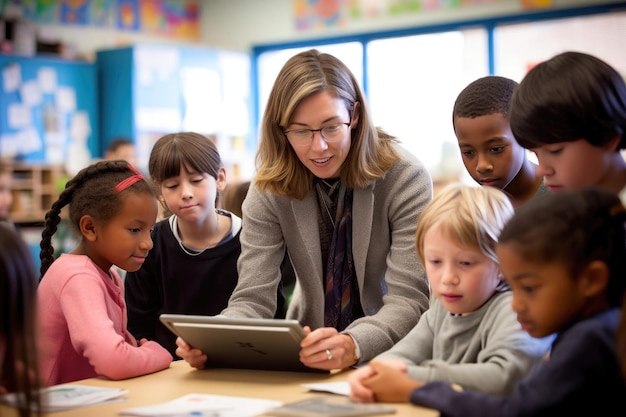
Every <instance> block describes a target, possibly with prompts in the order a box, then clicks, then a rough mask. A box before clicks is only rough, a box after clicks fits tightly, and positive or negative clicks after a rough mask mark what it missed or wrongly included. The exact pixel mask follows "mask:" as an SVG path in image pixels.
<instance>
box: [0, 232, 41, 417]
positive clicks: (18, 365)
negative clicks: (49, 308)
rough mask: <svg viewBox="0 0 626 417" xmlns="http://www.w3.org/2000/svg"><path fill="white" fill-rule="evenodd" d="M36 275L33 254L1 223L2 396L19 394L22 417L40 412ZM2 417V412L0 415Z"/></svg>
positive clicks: (0, 351)
mask: <svg viewBox="0 0 626 417" xmlns="http://www.w3.org/2000/svg"><path fill="white" fill-rule="evenodd" d="M36 288H37V275H36V274H35V267H34V265H33V259H32V258H31V254H30V250H29V249H28V246H26V243H24V241H23V240H22V239H21V238H20V237H19V235H18V234H17V232H16V231H15V229H14V228H12V227H11V226H9V225H6V224H3V223H2V222H0V307H2V310H0V394H5V393H7V392H19V393H23V394H24V395H19V396H17V397H16V398H17V400H18V401H19V404H18V407H19V408H20V412H19V415H20V416H21V417H28V416H31V415H33V414H34V412H33V410H32V409H31V407H29V406H28V405H29V404H30V405H31V406H32V405H33V404H34V405H35V408H34V410H35V411H36V410H38V408H39V404H40V401H39V397H38V395H37V388H38V381H39V373H38V369H39V367H38V364H37V349H36V345H35V311H36V308H35V301H36V298H35V297H36V295H35V294H36V293H35V291H36ZM0 414H1V412H0Z"/></svg>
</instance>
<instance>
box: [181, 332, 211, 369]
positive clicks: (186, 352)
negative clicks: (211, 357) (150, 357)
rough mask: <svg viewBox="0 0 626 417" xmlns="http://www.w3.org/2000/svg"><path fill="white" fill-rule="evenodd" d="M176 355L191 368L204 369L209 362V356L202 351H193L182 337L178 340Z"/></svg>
mask: <svg viewBox="0 0 626 417" xmlns="http://www.w3.org/2000/svg"><path fill="white" fill-rule="evenodd" d="M176 346H178V347H177V348H176V354H177V355H178V356H180V357H181V358H183V359H184V360H185V361H186V362H187V363H189V365H190V366H192V367H194V368H197V369H202V368H204V364H205V363H206V361H207V359H208V358H207V356H206V355H205V354H204V352H202V351H201V350H200V349H192V347H191V346H189V344H188V343H187V342H185V341H184V340H183V339H181V338H180V337H178V338H176Z"/></svg>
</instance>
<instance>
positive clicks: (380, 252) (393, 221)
mask: <svg viewBox="0 0 626 417" xmlns="http://www.w3.org/2000/svg"><path fill="white" fill-rule="evenodd" d="M399 150H400V151H401V153H402V155H403V159H402V160H399V161H397V162H396V163H395V164H394V165H393V166H392V167H391V169H390V170H389V171H388V172H387V173H386V174H385V176H384V177H383V178H381V179H379V180H377V181H375V182H373V183H372V184H370V186H368V187H367V188H364V189H357V190H354V201H353V206H352V219H353V226H352V230H353V237H352V245H353V256H354V264H355V269H356V275H357V279H358V283H359V290H360V296H361V305H362V307H363V311H364V313H365V317H363V318H360V319H358V320H355V321H354V322H353V323H352V324H351V325H350V326H348V327H347V328H346V329H345V332H347V333H350V334H351V335H352V337H354V339H355V340H356V342H357V344H358V346H359V349H360V353H361V357H360V362H364V361H368V360H370V359H371V358H373V357H374V356H376V355H378V354H379V353H381V352H383V351H386V350H387V349H389V348H391V346H393V345H394V344H395V343H396V342H397V341H398V340H400V339H401V338H402V337H403V336H404V335H406V334H407V333H408V332H409V331H410V330H411V329H412V328H413V327H414V326H415V325H416V323H417V321H418V319H419V318H420V316H421V314H422V313H423V312H424V311H425V310H426V309H427V308H428V306H429V286H428V282H427V279H426V274H425V272H424V269H423V268H422V265H421V264H420V262H419V261H418V259H417V255H416V253H415V229H416V224H417V219H418V217H419V214H420V213H421V212H422V210H423V209H424V206H426V204H427V203H428V202H429V201H430V200H431V199H432V192H433V191H432V180H431V177H430V174H429V173H428V171H427V170H426V169H425V168H424V166H423V165H422V163H421V162H420V161H418V160H417V159H416V158H415V157H414V156H412V155H411V154H409V153H408V152H406V151H404V150H402V149H399ZM318 216H319V205H318V202H317V196H316V192H315V190H314V189H313V190H312V191H310V192H309V193H308V194H307V195H306V197H305V198H304V199H302V200H298V199H294V198H287V197H281V196H277V195H275V194H272V193H261V192H259V191H258V190H257V189H256V187H255V186H254V182H253V184H252V185H251V187H250V190H249V191H248V195H247V197H246V199H245V201H244V204H243V227H242V232H241V256H240V257H239V261H238V264H237V267H238V271H239V282H238V284H237V287H236V288H235V290H234V292H233V294H232V296H231V298H230V301H229V303H228V307H227V308H226V309H225V310H224V311H223V312H222V314H224V315H226V316H230V317H261V318H271V317H274V312H275V310H276V289H277V285H278V283H279V282H280V265H281V262H282V260H283V257H284V253H285V247H286V248H287V250H288V253H289V256H290V258H291V262H292V264H293V268H294V271H295V273H296V276H297V283H296V287H295V289H294V293H293V297H292V300H291V302H290V304H289V309H288V310H287V318H289V319H296V320H298V321H299V322H300V323H301V324H302V325H307V326H310V327H311V329H316V328H319V327H323V326H324V289H323V284H322V283H323V275H324V271H322V255H321V248H320V235H319V221H318Z"/></svg>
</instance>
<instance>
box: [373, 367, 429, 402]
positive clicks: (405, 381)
mask: <svg viewBox="0 0 626 417" xmlns="http://www.w3.org/2000/svg"><path fill="white" fill-rule="evenodd" d="M369 366H370V367H371V368H372V370H373V375H372V376H371V377H369V378H366V379H363V380H362V383H363V385H364V386H365V387H366V388H369V389H370V390H371V391H372V392H373V393H374V398H375V400H376V401H380V402H392V403H395V402H408V401H409V398H410V397H411V393H412V392H413V391H414V390H415V389H416V388H420V387H421V386H422V385H424V384H423V383H422V382H420V381H414V380H412V379H411V378H409V376H408V375H407V373H406V372H403V371H401V370H399V369H396V368H395V367H394V366H393V365H392V364H388V363H385V362H383V361H376V360H373V361H371V362H370V364H369Z"/></svg>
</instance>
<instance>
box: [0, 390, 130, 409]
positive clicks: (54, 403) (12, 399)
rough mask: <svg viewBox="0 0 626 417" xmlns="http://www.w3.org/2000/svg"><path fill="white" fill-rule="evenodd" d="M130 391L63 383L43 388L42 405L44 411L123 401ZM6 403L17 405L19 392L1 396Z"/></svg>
mask: <svg viewBox="0 0 626 417" xmlns="http://www.w3.org/2000/svg"><path fill="white" fill-rule="evenodd" d="M126 393H128V390H126V389H123V388H103V387H93V386H90V385H80V384H61V385H55V386H52V387H47V388H43V389H42V390H41V402H42V404H41V407H42V411H43V412H49V411H61V410H69V409H72V408H78V407H84V406H87V405H94V404H104V403H110V402H114V401H121V400H123V399H124V398H122V395H124V394H126ZM0 399H1V401H3V402H5V403H6V404H9V405H12V406H16V405H17V404H18V394H15V393H12V394H7V395H3V396H2V397H0Z"/></svg>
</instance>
